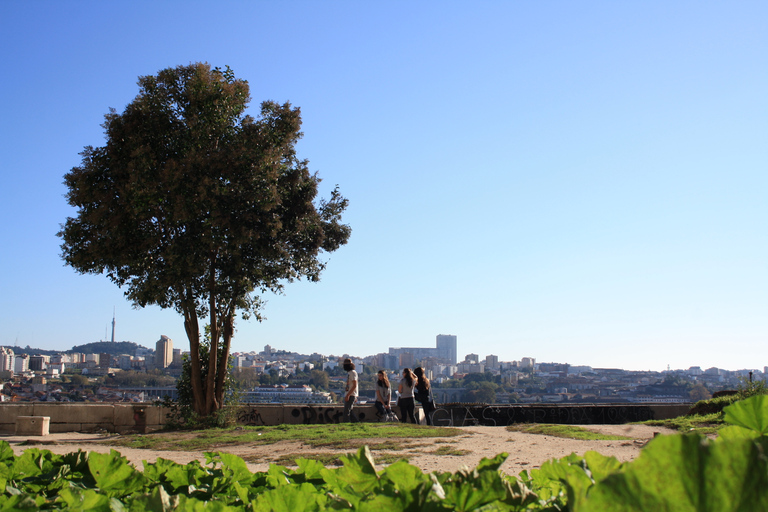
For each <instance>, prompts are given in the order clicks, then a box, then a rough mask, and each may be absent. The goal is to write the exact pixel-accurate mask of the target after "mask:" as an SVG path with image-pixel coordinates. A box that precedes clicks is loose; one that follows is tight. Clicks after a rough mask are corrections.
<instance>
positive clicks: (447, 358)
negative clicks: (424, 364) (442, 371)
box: [389, 334, 457, 367]
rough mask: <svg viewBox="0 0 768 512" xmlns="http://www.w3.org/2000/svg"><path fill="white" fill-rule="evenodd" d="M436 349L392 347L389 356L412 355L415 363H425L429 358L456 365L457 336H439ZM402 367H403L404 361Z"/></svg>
mask: <svg viewBox="0 0 768 512" xmlns="http://www.w3.org/2000/svg"><path fill="white" fill-rule="evenodd" d="M435 345H436V346H435V348H430V347H390V349H389V355H390V356H393V357H397V358H400V357H401V356H402V355H403V354H406V353H408V354H410V357H413V361H419V362H421V361H423V360H424V359H427V358H435V359H437V360H439V361H440V362H442V363H444V364H452V365H455V364H456V362H457V361H456V336H454V335H452V334H438V335H437V338H436V343H435ZM399 362H400V366H401V367H404V366H411V365H412V364H414V363H411V364H410V365H403V364H402V361H399Z"/></svg>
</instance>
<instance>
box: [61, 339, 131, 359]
mask: <svg viewBox="0 0 768 512" xmlns="http://www.w3.org/2000/svg"><path fill="white" fill-rule="evenodd" d="M137 348H144V347H142V346H141V345H139V344H138V343H134V342H132V341H116V342H114V343H112V342H111V341H96V342H93V343H86V344H84V345H76V346H74V347H72V350H71V352H79V353H82V354H109V355H112V356H120V355H123V354H128V355H131V356H132V355H134V354H136V349H137Z"/></svg>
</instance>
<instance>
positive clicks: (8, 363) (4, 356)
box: [0, 347, 14, 372]
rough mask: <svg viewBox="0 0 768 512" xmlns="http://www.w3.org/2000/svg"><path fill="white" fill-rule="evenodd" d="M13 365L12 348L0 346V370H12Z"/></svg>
mask: <svg viewBox="0 0 768 512" xmlns="http://www.w3.org/2000/svg"><path fill="white" fill-rule="evenodd" d="M13 366H14V355H13V350H11V349H10V348H4V347H0V372H12V371H13Z"/></svg>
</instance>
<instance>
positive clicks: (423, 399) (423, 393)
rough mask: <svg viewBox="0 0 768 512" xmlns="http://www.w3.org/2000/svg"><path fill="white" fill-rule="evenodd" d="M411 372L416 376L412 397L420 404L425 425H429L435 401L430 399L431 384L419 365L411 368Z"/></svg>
mask: <svg viewBox="0 0 768 512" xmlns="http://www.w3.org/2000/svg"><path fill="white" fill-rule="evenodd" d="M413 374H414V375H415V376H416V391H415V393H414V397H415V398H416V400H418V401H419V403H420V404H421V409H422V410H423V411H424V417H425V418H426V419H427V425H431V424H432V412H433V411H434V410H435V402H434V400H433V399H432V386H431V385H430V383H429V379H428V378H427V377H426V376H425V375H424V369H423V368H422V367H421V366H419V367H418V368H416V369H415V370H413Z"/></svg>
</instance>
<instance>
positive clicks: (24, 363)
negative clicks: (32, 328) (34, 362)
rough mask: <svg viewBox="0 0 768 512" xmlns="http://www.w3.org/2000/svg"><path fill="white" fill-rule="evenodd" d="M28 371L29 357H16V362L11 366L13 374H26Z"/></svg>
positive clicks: (23, 355) (24, 355) (22, 355)
mask: <svg viewBox="0 0 768 512" xmlns="http://www.w3.org/2000/svg"><path fill="white" fill-rule="evenodd" d="M28 371H29V356H28V355H27V354H19V355H17V356H16V360H15V362H14V365H13V373H17V374H18V373H26V372H28Z"/></svg>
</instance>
